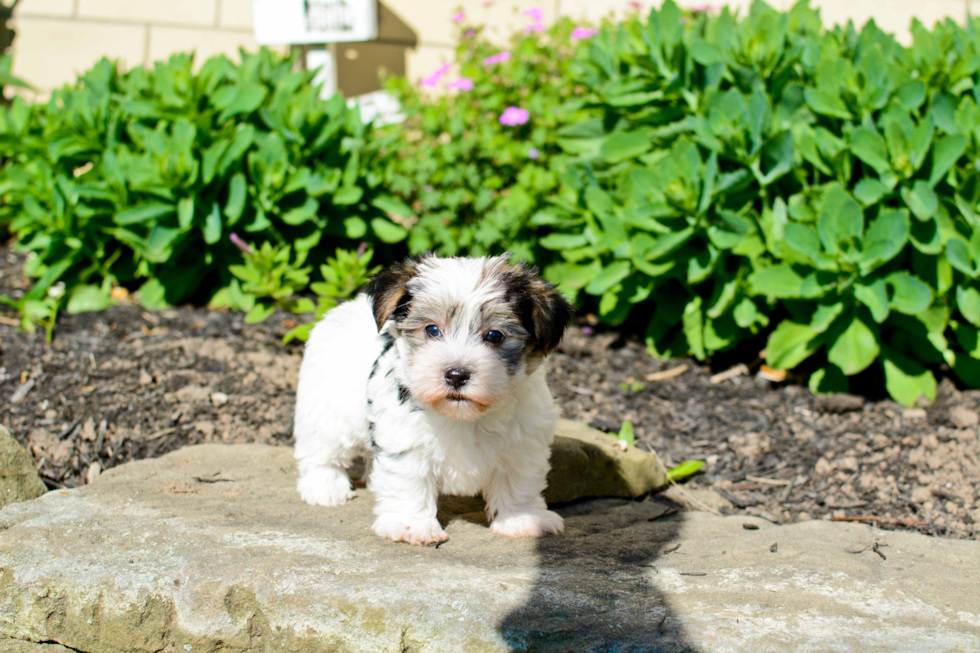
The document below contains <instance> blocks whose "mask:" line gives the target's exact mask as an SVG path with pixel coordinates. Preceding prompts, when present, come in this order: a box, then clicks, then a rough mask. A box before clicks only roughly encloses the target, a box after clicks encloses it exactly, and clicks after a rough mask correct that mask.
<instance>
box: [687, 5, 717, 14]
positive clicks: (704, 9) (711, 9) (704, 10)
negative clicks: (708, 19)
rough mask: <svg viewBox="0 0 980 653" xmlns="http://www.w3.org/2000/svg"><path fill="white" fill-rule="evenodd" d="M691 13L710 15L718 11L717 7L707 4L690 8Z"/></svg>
mask: <svg viewBox="0 0 980 653" xmlns="http://www.w3.org/2000/svg"><path fill="white" fill-rule="evenodd" d="M691 11H693V12H694V13H696V14H712V13H715V12H716V11H718V7H716V6H714V5H709V4H703V5H701V6H700V7H692V8H691Z"/></svg>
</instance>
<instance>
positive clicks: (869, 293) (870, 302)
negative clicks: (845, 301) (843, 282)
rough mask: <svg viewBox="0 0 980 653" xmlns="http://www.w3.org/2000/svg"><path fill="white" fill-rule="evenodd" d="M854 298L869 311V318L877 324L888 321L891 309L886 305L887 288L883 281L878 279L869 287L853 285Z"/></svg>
mask: <svg viewBox="0 0 980 653" xmlns="http://www.w3.org/2000/svg"><path fill="white" fill-rule="evenodd" d="M854 297H855V298H856V299H857V300H858V301H859V302H861V303H862V304H864V305H865V306H866V307H867V308H868V310H869V311H871V317H872V318H874V321H875V322H877V323H878V324H881V323H882V322H884V321H885V320H887V319H888V315H889V313H891V307H890V306H889V304H888V286H887V285H886V284H885V280H884V279H878V280H876V281H875V282H874V283H872V284H870V285H863V284H860V283H859V284H855V286H854Z"/></svg>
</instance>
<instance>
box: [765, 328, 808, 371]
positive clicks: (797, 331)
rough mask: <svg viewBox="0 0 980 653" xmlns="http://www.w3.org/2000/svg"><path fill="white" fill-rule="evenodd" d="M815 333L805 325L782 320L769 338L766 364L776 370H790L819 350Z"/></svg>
mask: <svg viewBox="0 0 980 653" xmlns="http://www.w3.org/2000/svg"><path fill="white" fill-rule="evenodd" d="M817 335H818V334H817V333H816V332H815V331H814V330H813V329H812V328H811V327H810V326H809V325H806V324H800V323H798V322H792V321H790V320H783V321H782V322H780V323H779V326H777V327H776V330H775V331H773V332H772V335H770V336H769V342H768V344H767V345H766V363H767V364H768V365H769V367H772V368H773V369H777V370H791V369H793V368H794V367H796V366H797V365H799V364H800V363H802V362H803V361H805V360H806V359H807V358H809V357H810V356H812V355H813V353H814V352H816V351H817V349H819V347H820V345H819V343H816V342H815V339H816V337H817Z"/></svg>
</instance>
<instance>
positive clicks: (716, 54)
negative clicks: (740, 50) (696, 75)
mask: <svg viewBox="0 0 980 653" xmlns="http://www.w3.org/2000/svg"><path fill="white" fill-rule="evenodd" d="M690 53H691V58H692V59H694V60H695V61H697V62H698V63H699V64H701V65H702V66H712V65H714V64H716V63H721V62H722V61H724V60H725V56H724V53H723V52H722V50H721V48H719V47H718V46H717V45H715V44H714V43H709V42H707V41H695V42H694V43H692V44H691V48H690Z"/></svg>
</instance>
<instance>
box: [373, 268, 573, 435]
mask: <svg viewBox="0 0 980 653" xmlns="http://www.w3.org/2000/svg"><path fill="white" fill-rule="evenodd" d="M367 292H368V294H369V295H371V297H372V302H373V308H374V316H375V320H376V321H377V324H378V329H379V330H380V329H381V328H382V327H383V326H384V325H385V323H386V322H388V320H389V319H390V320H393V321H394V322H395V326H396V327H397V330H398V334H399V337H400V338H402V339H403V341H404V342H405V344H406V347H404V348H403V350H402V351H403V353H404V355H405V359H406V360H404V364H405V374H406V377H407V378H406V379H405V380H406V383H407V385H408V390H409V392H410V393H411V394H412V396H413V397H414V398H415V400H416V401H418V402H420V403H422V404H425V405H427V406H430V407H431V408H433V409H434V410H436V411H438V412H439V413H441V414H442V415H445V416H447V417H451V418H454V419H459V420H472V419H476V418H478V417H479V416H480V415H482V414H483V413H485V412H487V411H488V410H490V409H491V408H493V407H495V406H497V405H499V404H500V403H501V402H502V401H504V400H505V399H506V398H507V397H509V396H510V395H511V393H512V392H513V391H514V390H515V388H516V387H517V386H518V385H519V384H520V382H521V381H522V380H523V378H524V377H525V376H526V375H528V374H530V373H531V372H533V371H534V370H535V369H537V367H538V366H539V365H540V364H541V361H542V360H544V357H545V356H547V355H548V353H549V352H550V351H551V350H552V349H554V347H556V346H557V345H558V342H559V341H560V340H561V336H562V334H563V333H564V330H565V325H566V324H567V322H568V320H569V318H570V316H571V307H570V306H569V304H568V302H567V301H566V300H565V299H564V298H563V297H562V296H561V294H560V293H559V292H558V290H557V289H556V288H555V287H554V286H552V285H551V284H549V283H547V282H545V281H543V280H542V279H541V278H539V277H538V275H537V273H536V271H535V270H534V269H533V268H529V267H527V266H524V265H511V264H510V263H508V262H507V257H496V258H482V259H468V258H451V259H440V258H436V257H426V258H422V259H414V260H409V261H406V262H405V263H400V264H397V265H394V266H392V267H390V268H388V269H387V270H385V271H384V272H382V273H381V274H379V275H378V276H377V277H375V279H374V280H373V281H372V282H371V284H370V285H369V286H368V288H367Z"/></svg>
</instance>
